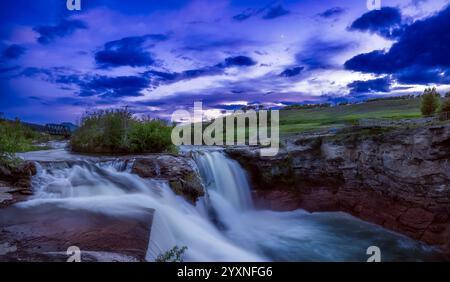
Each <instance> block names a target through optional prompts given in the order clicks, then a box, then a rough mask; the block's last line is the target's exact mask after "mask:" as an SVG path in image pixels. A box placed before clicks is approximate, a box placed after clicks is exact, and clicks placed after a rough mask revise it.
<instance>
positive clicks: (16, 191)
mask: <svg viewBox="0 0 450 282" xmlns="http://www.w3.org/2000/svg"><path fill="white" fill-rule="evenodd" d="M35 174H36V166H35V164H34V163H33V162H22V163H20V164H18V165H15V166H8V165H4V164H1V163H0V208H2V207H6V206H9V205H11V204H14V203H16V202H19V201H22V200H24V199H26V198H27V196H29V195H32V194H33V191H32V188H31V178H32V177H33V176H34V175H35Z"/></svg>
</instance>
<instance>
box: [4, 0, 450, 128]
mask: <svg viewBox="0 0 450 282" xmlns="http://www.w3.org/2000/svg"><path fill="white" fill-rule="evenodd" d="M371 1H372V0H371ZM373 1H375V0H373ZM380 2H381V7H380V9H369V6H370V5H367V1H366V0H342V1H337V0H334V1H331V0H323V1H322V0H285V1H278V0H275V1H266V0H258V1H256V0H254V1H252V0H214V1H212V0H209V1H206V0H193V1H187V0H186V1H181V0H165V1H160V0H147V1H145V0H134V1H120V0H108V1H106V0H81V11H69V10H68V9H67V7H66V0H41V1H29V0H28V1H27V0H14V1H2V3H1V4H0V5H1V6H2V7H1V8H0V27H1V28H0V112H3V113H4V115H6V116H7V117H9V118H15V117H18V118H20V119H21V120H24V121H28V122H36V123H49V122H63V121H70V122H76V121H77V120H79V119H80V118H81V116H82V115H83V114H84V113H86V112H89V111H94V110H98V109H110V108H120V107H124V106H128V107H129V109H130V110H131V111H133V112H134V113H135V114H136V116H147V115H150V116H154V117H160V118H167V119H169V118H170V116H171V114H172V112H173V111H175V110H177V109H187V110H189V109H191V108H192V107H193V105H194V101H201V102H203V108H204V109H205V110H206V114H207V115H208V116H209V117H214V116H217V115H219V114H221V113H223V111H225V110H233V109H239V108H241V107H243V106H246V105H254V104H258V105H264V106H265V107H267V108H280V107H283V106H286V105H291V104H295V103H325V102H326V103H337V102H341V101H350V102H351V101H360V100H364V99H367V98H370V97H374V96H375V97H376V96H380V95H405V94H417V93H420V92H422V91H423V90H424V88H425V87H428V86H436V87H437V88H438V90H439V91H441V92H445V91H447V90H449V89H450V52H449V47H450V37H449V34H450V6H449V1H448V0H381V1H380Z"/></svg>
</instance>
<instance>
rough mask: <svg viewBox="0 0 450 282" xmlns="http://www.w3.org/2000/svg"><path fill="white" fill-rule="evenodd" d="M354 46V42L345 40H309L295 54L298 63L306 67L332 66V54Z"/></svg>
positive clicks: (321, 67)
mask: <svg viewBox="0 0 450 282" xmlns="http://www.w3.org/2000/svg"><path fill="white" fill-rule="evenodd" d="M354 46H355V43H352V42H347V41H323V40H314V39H313V40H311V41H309V42H308V44H307V45H306V46H304V47H303V49H302V51H301V52H300V53H298V54H297V55H296V60H297V62H298V63H299V64H304V65H306V66H307V67H308V69H310V70H312V69H325V68H334V67H335V66H334V65H333V63H332V62H331V61H332V59H333V58H334V56H336V55H339V54H340V53H342V52H344V51H347V50H349V49H351V48H353V47H354Z"/></svg>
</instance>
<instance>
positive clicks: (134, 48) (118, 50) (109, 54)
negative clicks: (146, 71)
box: [95, 34, 167, 68]
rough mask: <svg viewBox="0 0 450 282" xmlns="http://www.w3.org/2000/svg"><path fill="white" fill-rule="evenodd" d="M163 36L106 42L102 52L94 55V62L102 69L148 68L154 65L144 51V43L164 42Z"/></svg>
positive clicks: (145, 36)
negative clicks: (121, 67) (123, 67)
mask: <svg viewBox="0 0 450 282" xmlns="http://www.w3.org/2000/svg"><path fill="white" fill-rule="evenodd" d="M166 39H167V36H166V35H163V34H147V35H144V36H133V37H125V38H122V39H119V40H115V41H110V42H107V43H106V44H105V45H104V48H103V50H101V51H99V52H97V53H96V54H95V61H96V62H97V64H98V65H99V66H100V67H102V68H109V67H119V66H132V67H140V66H150V65H153V64H154V63H155V60H154V59H153V57H152V54H150V52H148V51H146V46H144V44H145V43H146V42H149V41H151V42H155V41H163V40H166Z"/></svg>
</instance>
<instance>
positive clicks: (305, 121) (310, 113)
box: [280, 98, 421, 134]
mask: <svg viewBox="0 0 450 282" xmlns="http://www.w3.org/2000/svg"><path fill="white" fill-rule="evenodd" d="M418 117H421V113H420V99H419V98H415V99H399V100H376V101H369V102H365V103H360V104H349V105H341V106H336V107H328V108H315V109H300V110H281V111H280V133H281V134H288V133H295V132H305V131H311V130H325V129H330V128H340V127H343V126H345V125H352V124H356V123H357V122H358V121H359V119H364V118H377V119H381V118H388V119H403V118H418Z"/></svg>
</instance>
